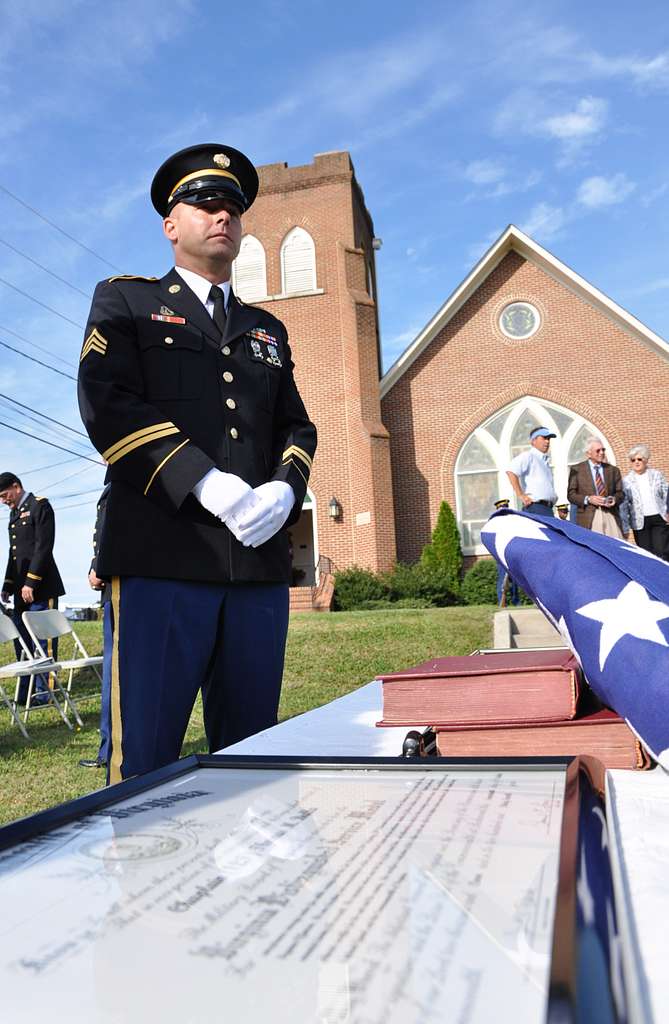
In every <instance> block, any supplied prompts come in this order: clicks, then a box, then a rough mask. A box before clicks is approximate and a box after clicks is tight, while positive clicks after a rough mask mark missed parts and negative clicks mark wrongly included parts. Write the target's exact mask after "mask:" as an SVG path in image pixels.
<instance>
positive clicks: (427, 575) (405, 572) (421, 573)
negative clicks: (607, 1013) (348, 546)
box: [383, 562, 459, 608]
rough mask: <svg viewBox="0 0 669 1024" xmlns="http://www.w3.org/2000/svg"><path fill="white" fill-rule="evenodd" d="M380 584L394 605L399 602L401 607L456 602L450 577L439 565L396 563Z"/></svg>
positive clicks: (455, 593)
mask: <svg viewBox="0 0 669 1024" xmlns="http://www.w3.org/2000/svg"><path fill="white" fill-rule="evenodd" d="M383 581H384V583H385V584H386V587H387V588H388V593H389V595H390V600H391V601H392V602H393V604H394V605H397V604H399V603H400V602H402V605H403V606H404V607H405V608H409V607H414V608H421V607H429V606H438V607H445V606H446V605H453V604H458V603H459V599H458V592H457V589H456V588H455V587H454V586H453V579H452V577H451V574H450V572H449V571H448V570H446V569H445V568H443V567H442V566H429V565H424V564H423V563H421V562H416V563H415V564H414V565H406V564H404V563H403V562H398V563H397V564H396V565H395V567H394V568H393V570H392V572H390V573H387V574H386V575H385V576H384V577H383Z"/></svg>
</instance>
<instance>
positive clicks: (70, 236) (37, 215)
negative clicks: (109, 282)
mask: <svg viewBox="0 0 669 1024" xmlns="http://www.w3.org/2000/svg"><path fill="white" fill-rule="evenodd" d="M0 190H1V191H2V192H4V193H5V195H8V196H11V198H12V199H14V200H15V201H16V202H17V203H20V204H21V206H24V207H25V208H26V210H30V212H31V213H34V214H35V216H36V217H39V218H40V220H43V221H44V223H45V224H48V225H49V227H52V228H55V230H56V231H59V232H60V233H61V235H64V236H65V238H69V240H70V241H71V242H74V244H75V245H78V246H79V248H80V249H84V250H85V251H86V252H87V253H90V255H91V256H95V258H96V260H100V262H101V263H105V264H106V265H107V266H108V267H111V268H112V270H118V271H119V272H121V270H120V267H117V266H116V264H115V263H110V262H109V260H106V259H105V258H104V256H100V254H99V253H97V252H95V250H94V249H89V248H88V246H87V245H84V243H83V242H80V241H79V239H78V238H75V237H74V235H69V234H68V233H67V231H65V230H64V229H63V228H61V227H59V226H58V224H54V222H53V221H52V220H49V218H48V217H45V216H44V214H43V213H40V212H39V210H36V209H35V207H34V206H29V205H28V203H26V202H25V201H24V200H23V199H19V197H18V196H16V195H14V193H13V192H10V191H9V189H8V188H6V187H5V186H4V185H0Z"/></svg>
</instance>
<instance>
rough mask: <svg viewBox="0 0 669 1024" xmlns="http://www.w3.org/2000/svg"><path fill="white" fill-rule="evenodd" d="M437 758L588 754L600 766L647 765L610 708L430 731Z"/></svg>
mask: <svg viewBox="0 0 669 1024" xmlns="http://www.w3.org/2000/svg"><path fill="white" fill-rule="evenodd" d="M435 733H436V737H437V751H438V753H439V755H440V757H539V756H542V757H544V756H545V757H569V756H571V755H576V754H590V755H592V756H593V757H596V758H597V759H598V760H599V761H601V763H602V764H603V765H604V767H605V768H647V767H648V765H649V759H648V756H647V755H646V752H645V751H644V749H643V747H642V746H641V744H640V743H639V741H638V739H637V738H636V736H635V735H634V733H633V732H632V730H631V729H630V728H629V726H628V725H627V724H626V722H625V721H624V719H622V718H620V717H619V716H618V715H617V714H616V713H615V711H609V710H608V709H603V710H601V711H596V712H594V713H593V714H591V715H584V716H583V717H579V718H574V719H571V720H570V721H567V722H558V723H555V724H550V723H547V724H544V725H537V724H535V723H534V722H525V723H522V724H518V725H513V726H510V725H496V726H495V725H492V726H487V727H486V728H480V727H478V726H465V727H462V728H458V727H454V726H449V727H447V728H443V727H442V728H439V729H435Z"/></svg>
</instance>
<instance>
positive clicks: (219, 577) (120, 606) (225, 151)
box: [79, 143, 316, 782]
mask: <svg viewBox="0 0 669 1024" xmlns="http://www.w3.org/2000/svg"><path fill="white" fill-rule="evenodd" d="M257 190H258V176H257V173H256V170H255V168H254V167H253V165H252V164H251V162H250V161H249V160H248V158H247V157H246V156H244V154H243V153H240V152H239V151H238V150H236V149H232V148H231V147H230V146H226V145H223V144H218V143H216V144H209V145H201V146H192V147H190V148H189V149H185V150H181V151H180V152H178V153H176V154H175V155H174V156H172V157H170V158H169V159H168V160H166V161H165V163H164V164H163V165H162V166H161V167H160V168H159V170H158V171H157V173H156V175H155V178H154V180H153V184H152V188H151V198H152V201H153V204H154V206H155V208H156V210H157V211H158V213H159V214H160V215H161V217H162V218H163V230H164V233H165V235H166V237H167V238H168V239H169V241H170V242H171V243H172V246H173V250H174V261H175V267H174V269H172V270H171V271H170V272H169V273H168V274H166V275H165V277H163V278H140V277H134V276H131V275H127V276H126V275H124V276H121V277H114V278H110V279H109V280H107V281H103V282H101V283H100V284H98V286H97V288H96V290H95V295H94V297H93V304H92V307H91V312H90V316H89V320H88V324H87V327H86V332H85V341H84V345H83V348H82V352H81V359H80V373H79V404H80V409H81V414H82V418H83V421H84V424H85V426H86V429H87V430H88V432H89V435H90V437H91V440H92V441H93V444H94V445H95V447H96V448H97V449H98V451H99V452H100V453H101V454H102V456H103V458H104V459H105V460H106V461H107V463H108V464H109V469H108V474H107V481H108V482H109V483H110V484H111V487H110V490H109V494H108V498H107V506H106V514H105V523H104V528H103V531H102V534H101V536H100V537H99V538H98V542H99V547H98V558H97V568H96V572H97V574H98V575H99V576H101V577H105V578H107V577H108V578H110V579H111V581H112V615H113V619H114V646H113V655H112V687H111V722H112V737H111V756H110V764H109V772H108V776H109V778H110V780H111V781H112V782H115V781H117V780H119V779H121V778H127V777H128V776H130V775H134V774H136V773H137V772H141V771H146V770H149V769H152V768H156V767H159V766H161V765H164V764H166V763H168V762H170V761H172V760H174V759H175V758H176V757H178V755H179V752H180V749H181V743H182V740H183V736H184V732H185V729H186V726H187V723H188V719H189V715H190V712H191V709H192V706H193V703H194V700H195V697H196V695H197V692H198V690H199V689H200V688H202V695H203V705H204V718H205V729H206V733H207V740H208V744H209V749H210V750H212V751H213V750H217V749H219V748H221V747H225V746H227V745H228V744H230V743H234V742H236V741H238V740H241V739H243V738H245V737H246V736H249V735H251V734H253V733H254V732H257V731H259V730H260V729H264V728H266V727H268V726H271V725H272V724H274V723H275V722H276V716H277V708H278V701H279V692H280V687H281V676H282V672H283V659H284V650H285V638H286V631H287V624H288V583H289V579H290V558H289V551H288V537H287V532H286V528H287V527H288V526H290V525H291V524H292V523H294V522H295V521H296V520H297V518H298V517H299V515H300V511H301V507H302V501H303V499H304V495H305V492H306V488H307V481H308V479H309V472H310V470H311V464H312V457H313V455H314V451H315V448H316V429H315V427H314V425H313V423H311V421H310V420H309V417H308V415H307V413H306V410H305V408H304V404H303V402H302V399H301V398H300V395H299V393H298V390H297V387H296V384H295V380H294V378H293V362H292V359H291V352H290V347H289V344H288V336H287V332H286V329H285V327H284V325H283V324H282V323H281V322H280V321H279V320H277V319H276V318H275V317H273V316H272V315H271V314H270V313H267V312H265V311H264V310H261V309H255V308H253V307H251V306H246V305H244V304H243V303H242V302H240V300H239V299H237V297H236V296H235V295H234V294H233V293H232V290H231V288H230V272H231V265H232V262H233V260H234V258H235V257H236V255H237V253H238V252H239V246H240V242H241V237H242V226H241V215H242V214H243V212H244V211H245V210H247V209H248V208H249V206H250V205H251V203H252V202H253V200H254V199H255V196H256V193H257Z"/></svg>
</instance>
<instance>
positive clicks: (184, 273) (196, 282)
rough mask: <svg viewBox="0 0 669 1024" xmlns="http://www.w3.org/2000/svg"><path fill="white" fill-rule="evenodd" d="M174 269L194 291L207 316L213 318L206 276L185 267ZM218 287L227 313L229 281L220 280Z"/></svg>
mask: <svg viewBox="0 0 669 1024" xmlns="http://www.w3.org/2000/svg"><path fill="white" fill-rule="evenodd" d="M174 269H175V270H176V272H177V274H178V275H179V277H181V278H183V280H184V281H185V282H186V284H187V285H188V287H189V288H190V290H191V291H192V292H195V294H196V295H197V297H198V299H199V300H200V302H201V303H202V305H203V306H204V308H205V309H206V311H207V313H208V314H209V316H210V317H212V318H213V316H214V303H213V302H212V301H211V299H210V298H209V292H210V291H211V287H212V285H211V281H207V279H206V277H201V276H200V274H196V273H195V272H194V271H193V270H186V268H185V267H175V268H174ZM218 287H219V288H220V289H221V291H222V292H223V301H224V303H225V311H226V313H227V311H228V303H229V302H230V282H229V281H221V283H220V284H219V285H218Z"/></svg>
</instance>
